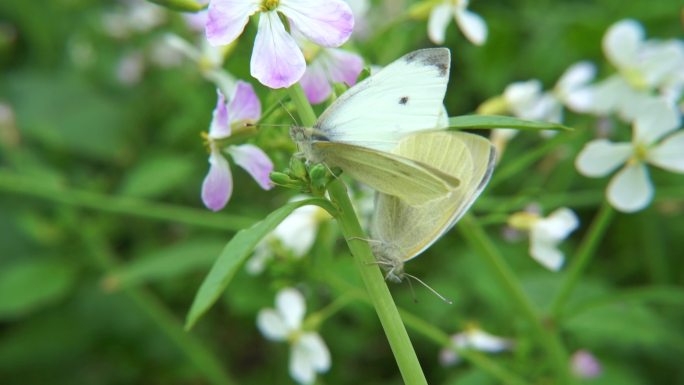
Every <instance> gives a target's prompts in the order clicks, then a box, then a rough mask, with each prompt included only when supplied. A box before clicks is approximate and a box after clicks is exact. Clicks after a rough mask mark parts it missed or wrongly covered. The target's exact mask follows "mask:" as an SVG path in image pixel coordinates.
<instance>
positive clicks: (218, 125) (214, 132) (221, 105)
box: [209, 88, 231, 139]
mask: <svg viewBox="0 0 684 385" xmlns="http://www.w3.org/2000/svg"><path fill="white" fill-rule="evenodd" d="M216 94H217V95H218V98H217V100H216V107H214V112H213V115H212V116H213V117H212V119H211V125H210V126H209V137H210V138H213V139H219V138H226V137H229V136H230V131H231V130H230V119H229V115H228V106H226V97H225V96H224V95H223V92H221V89H219V88H217V89H216Z"/></svg>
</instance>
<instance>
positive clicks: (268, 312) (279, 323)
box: [257, 309, 292, 341]
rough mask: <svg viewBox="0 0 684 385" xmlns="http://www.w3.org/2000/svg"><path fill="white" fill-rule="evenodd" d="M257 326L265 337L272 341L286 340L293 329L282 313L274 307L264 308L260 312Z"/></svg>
mask: <svg viewBox="0 0 684 385" xmlns="http://www.w3.org/2000/svg"><path fill="white" fill-rule="evenodd" d="M257 327H258V328H259V331H261V334H263V335H264V337H266V338H268V339H269V340H272V341H284V340H285V339H287V336H288V335H289V334H290V332H291V331H292V329H290V328H289V327H288V325H287V324H286V323H285V320H283V317H282V315H281V314H280V313H278V312H277V311H275V310H273V309H263V310H261V311H260V312H259V315H257Z"/></svg>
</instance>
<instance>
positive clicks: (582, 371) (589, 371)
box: [570, 350, 602, 379]
mask: <svg viewBox="0 0 684 385" xmlns="http://www.w3.org/2000/svg"><path fill="white" fill-rule="evenodd" d="M570 367H571V368H572V373H573V374H574V375H575V376H577V377H578V378H583V379H591V378H596V377H598V376H600V375H601V371H602V368H601V363H600V362H599V361H598V360H597V359H596V357H594V355H593V354H591V353H590V352H589V351H587V350H578V351H576V352H575V353H573V355H572V357H570Z"/></svg>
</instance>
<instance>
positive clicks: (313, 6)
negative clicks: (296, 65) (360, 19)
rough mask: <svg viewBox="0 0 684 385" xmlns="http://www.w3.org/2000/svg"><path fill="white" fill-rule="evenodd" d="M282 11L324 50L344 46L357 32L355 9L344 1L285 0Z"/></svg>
mask: <svg viewBox="0 0 684 385" xmlns="http://www.w3.org/2000/svg"><path fill="white" fill-rule="evenodd" d="M278 10H279V11H281V12H282V13H283V14H285V16H287V17H288V18H289V19H290V20H291V21H292V23H294V24H295V25H296V27H297V29H298V30H299V31H301V32H302V33H303V34H304V35H305V36H306V37H307V38H308V39H309V40H311V41H313V42H314V43H316V44H318V45H321V46H323V47H339V46H341V45H342V44H344V42H345V41H347V39H349V36H350V35H351V33H352V30H353V29H354V16H353V15H352V11H351V8H349V5H348V4H347V3H345V2H344V1H343V0H327V1H320V0H281V1H280V6H279V7H278Z"/></svg>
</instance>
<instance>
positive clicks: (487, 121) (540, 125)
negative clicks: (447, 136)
mask: <svg viewBox="0 0 684 385" xmlns="http://www.w3.org/2000/svg"><path fill="white" fill-rule="evenodd" d="M448 128H450V129H453V130H463V129H468V128H482V129H492V128H513V129H516V130H526V131H543V130H554V131H572V128H570V127H567V126H564V125H562V124H558V123H550V122H535V121H531V120H523V119H518V118H514V117H512V116H498V115H463V116H454V117H451V118H449V127H448Z"/></svg>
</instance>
